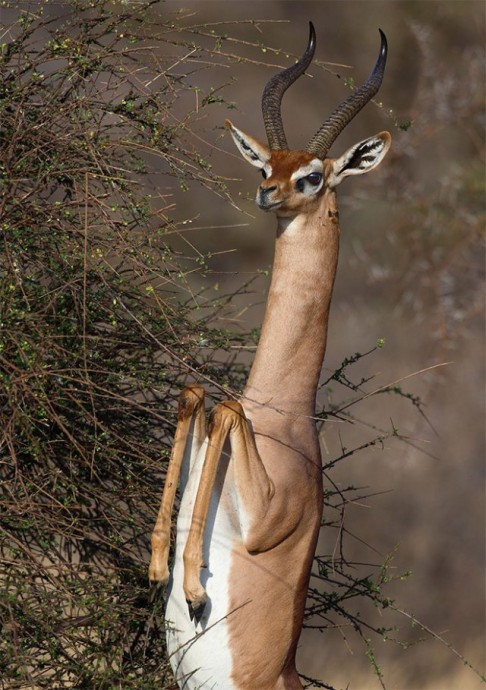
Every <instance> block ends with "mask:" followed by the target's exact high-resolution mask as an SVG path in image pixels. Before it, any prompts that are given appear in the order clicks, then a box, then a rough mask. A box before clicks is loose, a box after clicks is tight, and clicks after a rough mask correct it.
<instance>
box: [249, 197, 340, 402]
mask: <svg viewBox="0 0 486 690" xmlns="http://www.w3.org/2000/svg"><path fill="white" fill-rule="evenodd" d="M338 252H339V223H338V218H337V211H336V198H335V194H334V192H331V191H327V192H326V193H325V195H324V197H323V198H322V201H321V204H320V206H319V208H318V209H317V210H316V211H315V212H313V213H312V214H301V215H298V216H296V217H295V218H293V219H292V220H290V221H289V220H288V219H286V218H279V219H278V229H277V240H276V244H275V259H274V265H273V274H272V281H271V285H270V291H269V294H268V300H267V307H266V311H265V317H264V320H263V325H262V330H261V336H260V342H259V344H258V348H257V352H256V355H255V360H254V362H253V366H252V368H251V371H250V375H249V378H248V383H247V385H246V388H245V391H244V393H243V399H244V401H245V407H251V408H253V409H257V408H259V407H260V406H264V407H265V408H267V409H268V408H274V409H276V410H279V411H280V412H284V413H290V414H296V415H313V414H314V411H315V396H316V391H317V385H318V382H319V376H320V372H321V367H322V362H323V360H324V354H325V350H326V340H327V325H328V318H329V308H330V304H331V296H332V290H333V285H334V278H335V275H336V268H337V261H338Z"/></svg>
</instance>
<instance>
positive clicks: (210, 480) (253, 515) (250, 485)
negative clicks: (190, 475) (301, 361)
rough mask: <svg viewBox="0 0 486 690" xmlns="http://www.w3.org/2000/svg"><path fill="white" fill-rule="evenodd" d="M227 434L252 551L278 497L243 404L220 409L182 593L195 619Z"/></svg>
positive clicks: (213, 422)
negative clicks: (211, 508) (209, 519)
mask: <svg viewBox="0 0 486 690" xmlns="http://www.w3.org/2000/svg"><path fill="white" fill-rule="evenodd" d="M228 435H229V438H230V445H231V463H232V464H233V470H234V476H235V488H236V493H237V500H238V505H239V510H240V520H241V524H242V530H243V535H242V536H243V541H244V543H245V545H247V548H249V550H255V547H256V544H255V543H254V541H253V538H252V532H253V527H254V526H255V525H259V526H260V527H261V522H262V520H264V518H265V516H266V514H267V513H268V510H269V507H270V503H271V501H272V498H273V495H274V486H273V482H272V481H271V480H270V478H269V477H268V475H267V472H266V470H265V467H264V465H263V463H262V460H261V458H260V456H259V454H258V451H257V449H256V445H255V440H254V438H253V433H252V431H251V430H250V428H249V425H248V421H247V419H246V417H245V413H244V411H243V408H242V406H241V405H240V404H239V403H237V402H233V401H228V402H225V403H220V404H219V405H216V407H215V408H214V410H213V411H212V413H211V416H210V420H209V429H208V447H207V450H206V455H205V458H204V464H203V468H202V472H201V478H200V482H199V486H198V490H197V494H196V500H195V503H194V509H193V514H192V520H191V526H190V529H189V533H188V537H187V542H186V546H185V549H184V583H183V587H184V593H185V596H186V600H187V602H188V605H189V609H190V613H191V617H195V618H196V620H199V618H200V615H201V613H202V611H203V609H204V606H205V603H206V599H207V596H206V592H205V590H204V587H203V586H202V585H201V580H200V571H201V568H202V567H204V563H203V547H204V544H203V539H204V531H205V527H206V521H207V516H208V511H209V505H210V502H211V494H212V492H213V488H214V483H215V479H216V474H217V470H218V465H219V460H220V458H221V453H222V452H223V446H224V443H225V441H226V438H227V437H228Z"/></svg>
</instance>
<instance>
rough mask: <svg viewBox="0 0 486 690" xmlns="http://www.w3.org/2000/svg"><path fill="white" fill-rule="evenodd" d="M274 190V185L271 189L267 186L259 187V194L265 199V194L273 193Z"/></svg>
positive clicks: (275, 186) (275, 187)
mask: <svg viewBox="0 0 486 690" xmlns="http://www.w3.org/2000/svg"><path fill="white" fill-rule="evenodd" d="M276 189H277V185H276V184H274V185H272V186H271V187H267V186H265V187H263V186H262V185H260V194H261V195H262V196H263V197H265V196H267V194H270V192H274V191H275V190H276Z"/></svg>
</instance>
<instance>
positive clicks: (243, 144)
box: [224, 120, 271, 168]
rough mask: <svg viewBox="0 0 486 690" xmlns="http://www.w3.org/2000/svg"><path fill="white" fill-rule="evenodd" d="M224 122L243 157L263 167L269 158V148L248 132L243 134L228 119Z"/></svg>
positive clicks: (256, 165) (258, 166) (257, 166)
mask: <svg viewBox="0 0 486 690" xmlns="http://www.w3.org/2000/svg"><path fill="white" fill-rule="evenodd" d="M224 124H225V125H226V127H227V128H228V129H229V131H230V133H231V136H232V137H233V141H234V142H235V144H236V148H237V149H238V150H239V152H240V153H241V155H242V156H243V158H244V159H245V160H246V161H248V163H251V165H254V166H255V167H256V168H263V166H264V165H265V163H266V162H267V161H268V160H270V155H271V154H270V149H269V148H268V146H265V144H262V143H261V142H260V141H257V140H256V139H254V138H253V137H251V136H250V135H249V134H245V133H244V132H242V131H241V129H238V128H237V127H235V126H234V124H233V123H232V122H230V121H229V120H225V122H224Z"/></svg>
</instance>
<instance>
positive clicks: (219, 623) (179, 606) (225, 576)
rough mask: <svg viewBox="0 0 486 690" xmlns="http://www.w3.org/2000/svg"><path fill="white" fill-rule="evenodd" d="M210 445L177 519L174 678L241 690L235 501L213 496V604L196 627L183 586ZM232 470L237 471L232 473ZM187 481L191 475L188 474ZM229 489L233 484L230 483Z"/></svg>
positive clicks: (172, 587)
mask: <svg viewBox="0 0 486 690" xmlns="http://www.w3.org/2000/svg"><path fill="white" fill-rule="evenodd" d="M206 446H207V443H204V444H203V446H202V448H201V450H200V452H199V453H198V455H197V457H196V458H194V459H193V462H192V468H191V471H190V473H189V476H188V477H187V485H186V486H185V488H184V487H181V488H182V490H183V495H182V500H181V507H180V510H179V517H178V520H177V545H176V554H175V563H174V569H173V572H172V575H171V579H170V582H169V588H168V601H167V609H166V615H165V619H166V629H167V632H166V635H167V649H168V652H169V658H170V662H171V666H172V669H173V671H174V676H175V679H176V680H177V682H178V683H179V686H180V688H181V689H183V690H236V688H235V686H234V685H233V683H232V680H231V671H232V662H231V655H230V648H229V639H228V625H227V616H228V615H231V614H230V612H229V611H228V606H229V604H228V580H229V574H230V566H231V552H232V546H233V543H234V540H235V538H236V539H237V538H238V530H237V529H235V524H234V522H233V520H232V519H231V513H232V511H231V503H232V501H231V497H230V496H228V495H226V494H224V497H223V499H222V500H220V497H219V495H218V492H217V491H214V492H213V497H212V500H211V504H210V508H209V515H208V520H207V525H206V533H205V539H204V562H205V563H206V564H207V566H208V567H207V568H203V569H202V571H201V583H202V585H203V587H204V588H205V589H206V592H207V595H208V601H207V603H206V606H205V609H204V612H203V614H202V617H201V620H200V621H199V622H198V623H197V624H196V621H195V620H191V619H190V616H189V608H188V605H187V603H186V599H185V596H184V591H183V588H182V583H183V572H184V571H183V567H184V564H183V552H184V546H185V543H186V539H187V534H188V531H189V527H190V522H191V518H192V511H193V506H194V501H195V497H196V491H197V487H198V485H199V479H200V475H201V469H202V463H203V460H204V454H205V451H206ZM229 471H231V470H229ZM186 476H187V475H186ZM226 485H228V483H227V484H226Z"/></svg>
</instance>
